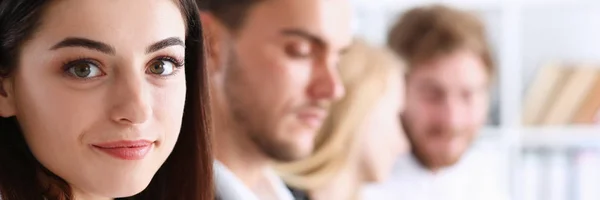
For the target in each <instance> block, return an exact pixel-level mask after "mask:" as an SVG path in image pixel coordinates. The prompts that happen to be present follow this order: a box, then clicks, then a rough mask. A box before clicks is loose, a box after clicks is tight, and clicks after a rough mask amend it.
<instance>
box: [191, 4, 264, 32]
mask: <svg viewBox="0 0 600 200" xmlns="http://www.w3.org/2000/svg"><path fill="white" fill-rule="evenodd" d="M197 1H198V4H199V5H200V9H201V10H202V11H204V12H209V13H211V14H212V15H214V16H215V17H216V18H217V19H219V20H220V21H221V22H222V23H223V24H224V25H225V26H227V28H229V29H230V30H233V31H237V30H239V29H240V28H241V27H242V26H243V25H244V23H245V20H244V19H245V18H246V16H247V15H248V11H249V10H250V8H252V6H254V5H256V3H258V2H261V1H263V0H197Z"/></svg>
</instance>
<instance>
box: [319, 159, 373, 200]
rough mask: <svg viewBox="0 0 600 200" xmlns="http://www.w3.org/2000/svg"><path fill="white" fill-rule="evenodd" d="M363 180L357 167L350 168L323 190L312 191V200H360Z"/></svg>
mask: <svg viewBox="0 0 600 200" xmlns="http://www.w3.org/2000/svg"><path fill="white" fill-rule="evenodd" d="M362 183H363V181H362V178H361V176H360V173H359V171H358V170H357V167H356V166H354V167H352V166H348V167H346V168H344V169H342V170H341V171H340V173H338V174H337V175H335V176H334V177H333V178H332V179H331V181H330V182H328V183H327V184H325V185H324V186H323V187H322V188H319V189H316V190H312V191H310V192H309V193H310V194H309V195H310V199H312V200H329V199H339V200H356V199H360V198H359V197H358V195H359V194H360V191H359V190H360V188H361V186H362Z"/></svg>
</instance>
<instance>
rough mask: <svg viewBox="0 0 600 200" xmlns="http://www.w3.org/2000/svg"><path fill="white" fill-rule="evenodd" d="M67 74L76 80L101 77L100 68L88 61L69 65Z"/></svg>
mask: <svg viewBox="0 0 600 200" xmlns="http://www.w3.org/2000/svg"><path fill="white" fill-rule="evenodd" d="M67 72H69V74H70V75H72V76H74V77H76V78H82V79H88V78H94V77H99V76H102V75H103V73H102V70H100V67H98V65H96V64H94V63H92V62H89V61H79V62H75V63H73V64H70V65H69V67H68V68H67Z"/></svg>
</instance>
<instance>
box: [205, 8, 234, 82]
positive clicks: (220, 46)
mask: <svg viewBox="0 0 600 200" xmlns="http://www.w3.org/2000/svg"><path fill="white" fill-rule="evenodd" d="M200 20H202V30H203V31H202V32H203V33H204V44H205V46H206V51H205V52H206V60H207V62H206V63H207V65H208V66H207V67H208V71H209V74H213V73H218V72H220V71H222V70H223V69H222V68H223V65H222V64H223V59H224V58H225V57H224V56H225V54H224V53H226V52H224V50H226V49H225V48H226V46H225V45H226V42H227V38H228V37H229V32H228V31H227V30H228V29H227V28H226V27H225V26H224V25H223V23H221V21H220V20H219V19H217V18H216V17H215V16H214V15H213V14H211V13H210V12H200Z"/></svg>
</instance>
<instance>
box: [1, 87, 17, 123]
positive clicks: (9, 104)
mask: <svg viewBox="0 0 600 200" xmlns="http://www.w3.org/2000/svg"><path fill="white" fill-rule="evenodd" d="M13 91H14V89H13V79H12V78H10V77H9V78H5V77H0V117H5V118H6V117H12V116H14V115H15V114H16V105H15V94H14V92H13Z"/></svg>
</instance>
